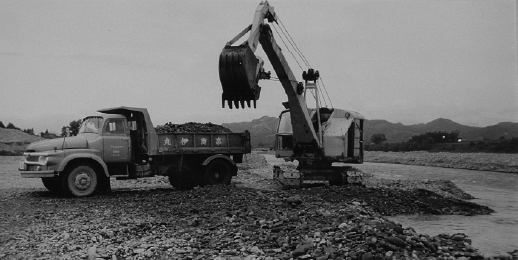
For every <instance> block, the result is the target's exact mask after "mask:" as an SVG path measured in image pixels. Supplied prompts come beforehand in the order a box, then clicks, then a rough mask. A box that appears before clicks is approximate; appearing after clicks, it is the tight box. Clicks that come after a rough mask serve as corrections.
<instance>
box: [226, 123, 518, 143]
mask: <svg viewBox="0 0 518 260" xmlns="http://www.w3.org/2000/svg"><path fill="white" fill-rule="evenodd" d="M277 122H278V118H276V117H269V116H263V117H261V118H259V119H254V120H252V121H251V122H238V123H224V124H223V126H225V127H227V128H229V129H230V130H231V131H232V132H243V131H245V130H248V131H250V134H251V139H252V146H254V147H273V143H274V138H275V131H276V129H277ZM364 131H365V137H364V139H365V140H366V141H368V140H370V137H371V136H372V135H373V134H384V135H385V137H386V138H387V142H388V143H398V142H406V141H408V139H410V138H411V137H412V136H414V135H419V134H423V133H427V132H439V131H440V132H452V131H459V132H460V134H459V138H461V139H462V140H464V141H481V140H497V139H499V138H502V137H504V138H514V137H518V123H512V122H502V123H498V124H496V125H491V126H486V127H475V126H466V125H462V124H459V123H456V122H454V121H452V120H450V119H445V118H439V119H435V120H433V121H430V122H428V123H425V124H422V123H421V124H414V125H403V124H401V123H391V122H388V121H386V120H379V119H376V120H365V122H364Z"/></svg>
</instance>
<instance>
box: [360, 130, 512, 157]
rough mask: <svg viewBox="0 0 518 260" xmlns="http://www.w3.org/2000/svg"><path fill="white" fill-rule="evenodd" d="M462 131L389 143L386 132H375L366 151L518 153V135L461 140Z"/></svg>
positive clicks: (417, 136) (367, 144)
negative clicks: (513, 136) (494, 138)
mask: <svg viewBox="0 0 518 260" xmlns="http://www.w3.org/2000/svg"><path fill="white" fill-rule="evenodd" d="M459 134H460V132H459V131H457V130H455V131H452V132H449V133H448V132H443V131H436V132H427V133H424V134H420V135H414V136H412V137H411V138H410V139H409V140H408V141H406V142H401V143H387V142H386V141H387V138H386V136H385V134H382V133H377V134H373V135H372V136H371V138H370V142H366V143H365V146H364V149H365V150H366V151H385V152H389V151H390V152H407V151H408V152H409V151H429V152H487V153H518V137H515V138H512V139H506V138H505V137H501V138H500V139H499V140H483V141H471V142H461V140H460V139H459Z"/></svg>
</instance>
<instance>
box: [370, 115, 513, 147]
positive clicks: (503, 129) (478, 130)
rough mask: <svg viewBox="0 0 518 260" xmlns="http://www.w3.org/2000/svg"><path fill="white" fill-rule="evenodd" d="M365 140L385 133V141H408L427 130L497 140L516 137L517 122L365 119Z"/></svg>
mask: <svg viewBox="0 0 518 260" xmlns="http://www.w3.org/2000/svg"><path fill="white" fill-rule="evenodd" d="M364 128H365V140H369V139H370V136H371V135H373V134H378V133H381V134H385V137H387V142H389V143H398V142H405V141H408V139H410V138H411V137H412V136H414V135H419V134H422V133H427V132H438V131H442V132H452V131H455V130H458V131H459V132H460V134H459V137H460V138H461V139H463V140H465V141H478V140H484V139H487V140H497V139H499V138H500V137H502V136H504V137H505V138H513V137H518V123H511V122H503V123H498V124H496V125H492V126H486V127H475V126H466V125H462V124H459V123H456V122H454V121H452V120H449V119H444V118H439V119H435V120H433V121H431V122H428V123H426V124H415V125H403V124H401V123H390V122H388V121H386V120H365V127H364Z"/></svg>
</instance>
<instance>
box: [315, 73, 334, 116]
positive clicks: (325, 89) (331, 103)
mask: <svg viewBox="0 0 518 260" xmlns="http://www.w3.org/2000/svg"><path fill="white" fill-rule="evenodd" d="M320 82H322V88H320ZM320 82H317V85H318V87H319V88H320V89H324V92H325V93H326V96H327V99H328V100H329V104H330V105H331V108H334V106H333V102H332V101H331V98H329V93H327V88H326V85H325V84H324V80H323V79H322V76H320ZM326 104H327V103H326Z"/></svg>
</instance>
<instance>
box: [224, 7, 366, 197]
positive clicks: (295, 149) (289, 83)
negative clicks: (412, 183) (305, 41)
mask: <svg viewBox="0 0 518 260" xmlns="http://www.w3.org/2000/svg"><path fill="white" fill-rule="evenodd" d="M270 24H272V26H275V25H278V24H279V17H278V16H277V14H276V13H275V11H274V8H273V6H271V5H270V4H269V3H268V2H267V1H264V2H261V3H260V4H259V6H258V7H257V9H256V11H255V15H254V18H253V22H252V24H251V25H249V26H247V27H246V28H245V29H244V30H243V31H242V32H241V33H239V34H238V35H237V36H235V37H234V38H233V39H231V40H230V41H229V42H227V43H226V44H225V47H224V48H223V50H222V52H221V54H220V56H219V76H220V81H221V86H222V89H223V94H222V107H223V108H225V104H227V106H228V107H229V108H230V109H232V108H233V107H235V108H237V109H238V108H239V107H241V108H245V104H246V105H247V106H248V107H250V106H251V104H253V106H254V108H256V106H257V100H259V97H260V92H261V87H260V86H259V85H258V83H259V80H268V79H271V73H270V72H266V71H265V69H264V61H263V59H262V58H261V57H259V56H256V55H255V52H256V50H257V48H258V45H259V44H260V45H261V46H262V49H263V50H264V53H265V54H266V55H267V57H268V60H269V61H270V63H271V65H272V67H273V69H274V71H275V73H276V76H277V78H278V80H279V81H280V83H281V85H282V87H283V88H284V91H285V93H286V96H287V97H288V101H286V102H283V103H282V104H283V106H284V107H285V109H286V110H284V111H282V113H281V114H280V116H279V123H278V126H277V133H276V135H275V156H276V157H277V158H284V159H285V160H286V161H294V160H296V161H298V166H296V167H293V164H281V165H277V166H274V169H273V178H274V180H276V181H277V182H278V183H279V184H281V185H282V187H283V188H298V187H303V184H304V181H328V182H329V184H330V185H342V184H360V185H361V184H362V172H361V171H359V170H357V169H356V168H354V167H352V166H351V165H349V164H361V163H363V136H364V134H363V122H364V117H363V116H362V115H361V114H360V113H357V112H354V111H349V110H343V109H337V108H334V107H323V106H321V104H320V102H319V100H320V98H319V92H322V91H319V89H320V87H319V85H320V84H319V82H318V81H319V80H320V72H319V71H318V70H314V69H312V68H308V69H307V71H303V73H302V79H303V81H304V83H303V82H301V81H298V80H297V78H296V77H295V76H294V74H293V72H292V70H291V68H290V66H289V65H288V62H287V60H286V58H285V57H284V55H283V52H282V50H281V48H280V47H279V45H278V44H277V42H276V40H275V38H274V34H273V32H272V29H271V27H272V26H270ZM247 33H250V34H249V36H248V38H247V39H246V40H245V41H244V42H243V43H241V44H239V45H234V44H235V43H236V42H237V41H238V40H239V39H241V38H242V37H243V36H245V35H246V34H247ZM307 91H310V92H311V93H312V94H313V95H308V96H313V97H314V98H315V102H314V103H316V107H315V108H308V106H307V103H306V94H307ZM289 165H292V166H291V167H290V166H289Z"/></svg>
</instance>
